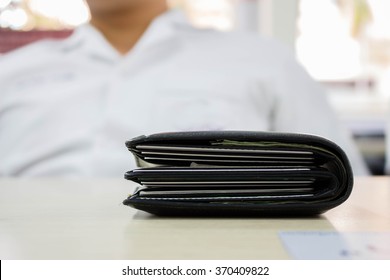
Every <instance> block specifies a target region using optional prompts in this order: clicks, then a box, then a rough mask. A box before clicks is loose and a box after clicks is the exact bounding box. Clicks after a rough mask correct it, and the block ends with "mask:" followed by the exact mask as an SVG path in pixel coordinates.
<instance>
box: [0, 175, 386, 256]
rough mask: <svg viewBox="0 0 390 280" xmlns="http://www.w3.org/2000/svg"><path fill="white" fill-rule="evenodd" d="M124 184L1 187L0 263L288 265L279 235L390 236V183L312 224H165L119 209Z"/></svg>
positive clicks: (360, 191)
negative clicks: (267, 261)
mask: <svg viewBox="0 0 390 280" xmlns="http://www.w3.org/2000/svg"><path fill="white" fill-rule="evenodd" d="M134 187H135V185H134V184H132V183H130V182H128V181H126V180H124V179H123V180H122V179H97V180H77V181H76V180H59V179H1V180H0V259H289V258H290V256H289V255H288V253H287V252H286V250H285V248H284V247H283V245H282V242H281V240H280V238H279V236H278V233H279V232H281V231H290V230H293V231H295V230H298V231H299V230H305V231H306V230H309V231H311V230H314V231H317V230H320V231H322V230H324V231H337V232H350V231H370V232H382V231H387V232H388V231H390V177H364V178H363V177H362V178H357V179H356V183H355V187H354V191H353V192H352V195H351V197H350V198H349V199H348V200H347V202H345V203H344V204H342V205H341V206H339V207H337V208H335V209H333V210H330V211H328V212H327V213H326V214H324V215H322V216H319V217H311V218H290V219H285V218H283V219H282V218H280V219H277V218H276V219H275V218H272V219H271V218H162V217H156V216H152V215H149V214H147V213H144V212H141V211H137V210H134V209H132V208H130V207H127V206H124V205H122V201H123V199H125V198H126V196H127V195H128V194H130V193H132V191H133V189H134Z"/></svg>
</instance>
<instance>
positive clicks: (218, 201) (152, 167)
mask: <svg viewBox="0 0 390 280" xmlns="http://www.w3.org/2000/svg"><path fill="white" fill-rule="evenodd" d="M126 146H127V148H128V149H129V150H130V151H131V152H132V153H133V154H134V156H135V158H136V160H137V163H138V166H139V167H140V168H138V169H135V170H132V171H128V172H126V174H125V178H126V179H128V180H132V181H134V182H136V183H138V184H139V185H140V186H139V188H137V190H136V191H135V192H134V194H132V195H130V196H129V197H128V198H127V199H126V200H124V202H123V203H124V204H125V205H128V206H132V207H134V208H137V209H139V210H143V211H146V212H150V213H153V214H156V215H174V216H177V215H192V216H220V215H222V216H249V215H250V216H252V215H255V216H290V215H294V216H296V215H316V214H320V213H323V212H325V211H326V210H329V209H331V208H333V207H336V206H338V205H340V204H341V203H343V202H344V201H345V200H346V199H347V198H348V196H349V195H350V193H351V191H352V185H353V175H352V169H351V166H350V164H349V161H348V159H347V156H346V155H345V153H344V152H343V150H342V149H341V148H340V147H339V146H337V145H336V144H335V143H333V142H331V141H329V140H327V139H324V138H321V137H318V136H313V135H305V134H294V133H273V132H248V131H198V132H173V133H159V134H153V135H149V136H140V137H137V138H134V139H132V140H130V141H127V142H126Z"/></svg>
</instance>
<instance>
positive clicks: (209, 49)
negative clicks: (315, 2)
mask: <svg viewBox="0 0 390 280" xmlns="http://www.w3.org/2000/svg"><path fill="white" fill-rule="evenodd" d="M87 3H88V5H89V8H90V12H91V20H90V23H89V24H86V25H84V26H81V27H79V28H77V29H76V30H75V32H74V34H72V36H71V37H69V38H68V39H66V40H63V41H53V40H45V41H40V42H37V43H34V44H31V45H29V46H27V47H24V48H21V49H19V50H16V51H14V52H12V53H10V54H8V55H5V56H3V57H1V58H0V65H1V66H0V159H1V160H0V176H26V177H33V176H61V177H113V176H115V177H116V176H119V177H121V176H122V175H123V173H124V171H127V170H128V169H130V168H133V167H135V162H134V161H133V158H132V156H131V154H130V153H129V152H127V151H126V148H125V146H124V142H125V141H126V140H128V139H130V138H132V137H135V136H138V135H142V134H150V133H156V132H166V131H183V130H222V129H224V130H254V131H285V132H299V133H310V134H315V135H320V136H323V137H326V138H329V139H331V140H333V141H335V142H336V143H337V144H339V145H340V146H341V147H342V148H344V149H345V150H346V152H347V154H348V156H349V158H350V160H351V162H352V166H353V168H354V171H355V174H360V175H361V174H367V169H366V167H365V166H364V163H363V161H362V159H361V157H360V155H359V153H358V151H357V150H356V147H355V146H354V144H353V142H352V141H351V138H350V136H349V135H348V134H347V133H346V131H345V130H343V128H342V127H341V126H340V123H339V122H338V120H337V118H336V116H335V114H334V113H333V112H332V110H331V108H330V106H329V104H328V102H327V100H326V96H325V94H324V91H323V89H322V88H321V87H320V86H319V85H318V84H317V83H315V82H314V81H313V80H312V79H311V78H310V77H309V76H308V75H307V73H306V72H305V71H304V70H303V69H302V68H301V67H300V66H299V65H298V64H297V63H296V61H295V60H294V59H293V55H292V54H291V53H290V52H289V51H288V50H287V49H286V48H284V47H283V46H281V45H280V44H278V43H276V42H274V41H272V40H270V39H265V38H261V37H259V36H258V35H250V34H243V33H237V32H232V33H223V32H218V31H213V30H203V29H202V30H200V29H196V28H194V27H192V26H191V25H190V24H189V23H188V22H187V21H186V19H185V17H184V15H183V14H181V13H180V12H178V11H174V10H168V7H167V4H166V2H165V0H112V1H106V0H87Z"/></svg>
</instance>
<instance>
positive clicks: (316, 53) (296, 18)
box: [0, 0, 390, 175]
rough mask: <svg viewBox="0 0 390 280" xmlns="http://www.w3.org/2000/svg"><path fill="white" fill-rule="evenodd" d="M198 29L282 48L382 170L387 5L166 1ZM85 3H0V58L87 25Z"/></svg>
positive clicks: (389, 44)
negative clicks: (258, 37) (271, 41)
mask: <svg viewBox="0 0 390 280" xmlns="http://www.w3.org/2000/svg"><path fill="white" fill-rule="evenodd" d="M169 3H170V5H171V6H172V7H173V8H179V9H182V10H184V11H185V13H186V14H187V15H188V17H189V19H190V21H191V22H192V23H193V24H194V25H195V26H198V27H201V28H215V29H218V30H222V31H230V30H246V31H249V32H255V33H259V34H262V35H263V36H268V37H274V38H276V39H278V40H280V41H283V42H284V43H285V44H287V45H288V46H289V47H290V48H291V50H292V51H293V52H294V53H295V54H296V58H297V59H298V60H299V61H300V63H301V64H302V65H303V66H304V67H305V68H306V70H307V71H308V72H309V74H310V75H311V76H312V77H313V78H314V79H316V80H317V81H319V82H320V83H322V84H323V85H324V86H325V88H326V90H327V93H328V96H329V99H330V101H331V104H332V105H333V107H334V108H335V110H336V111H337V113H338V115H339V117H340V118H341V120H342V121H343V122H344V123H345V126H347V128H348V129H350V131H351V132H352V133H353V135H354V137H355V139H356V142H357V144H358V147H359V148H360V150H361V151H362V153H363V155H364V158H365V160H366V161H367V163H368V164H369V167H370V169H371V171H372V173H373V174H376V175H381V174H383V173H384V165H385V129H386V125H387V119H388V117H389V116H388V115H389V103H390V100H389V97H390V16H389V12H390V1H385V0H288V1H285V0H170V1H169ZM88 19H89V12H88V9H87V7H86V5H85V4H84V2H83V0H0V55H2V54H5V53H7V52H9V51H12V50H13V49H16V48H18V47H20V46H22V45H25V44H27V43H30V42H33V41H36V40H39V39H41V38H46V37H52V38H65V37H67V36H69V35H70V34H71V32H72V29H73V28H74V27H76V26H78V25H80V24H83V23H85V22H87V21H88Z"/></svg>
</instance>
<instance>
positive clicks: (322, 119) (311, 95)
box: [271, 58, 369, 175]
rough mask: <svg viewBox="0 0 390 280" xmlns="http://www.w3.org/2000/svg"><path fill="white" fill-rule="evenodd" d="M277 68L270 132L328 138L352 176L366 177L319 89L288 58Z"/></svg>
mask: <svg viewBox="0 0 390 280" xmlns="http://www.w3.org/2000/svg"><path fill="white" fill-rule="evenodd" d="M281 68H282V69H280V71H278V74H277V77H276V79H275V80H276V82H275V84H274V89H275V91H276V93H277V97H276V103H275V108H274V112H273V115H272V117H273V118H272V120H271V129H272V130H275V131H289V132H298V133H309V134H315V135H319V136H322V137H325V138H328V139H329V140H332V141H333V142H335V143H336V144H338V145H339V146H340V147H341V148H343V149H344V151H345V152H346V154H347V156H348V158H349V160H350V161H351V165H352V168H353V170H354V174H355V175H368V173H369V172H368V169H367V166H366V165H365V163H364V160H363V158H362V156H361V154H360V152H359V151H358V149H357V147H356V145H355V143H354V141H353V139H352V136H351V134H350V132H349V131H348V130H347V129H346V128H345V127H343V125H342V123H341V122H340V120H339V119H338V117H337V115H336V113H335V112H334V111H333V109H332V108H331V106H330V104H329V101H328V99H327V96H326V94H325V90H324V89H323V88H322V87H321V85H320V84H319V83H317V82H315V81H314V80H313V79H312V78H311V77H310V76H309V75H308V74H307V73H306V72H305V71H304V69H303V68H302V67H301V66H300V65H299V64H298V63H297V62H296V61H295V60H293V59H291V58H285V60H284V61H283V63H282V64H281Z"/></svg>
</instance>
